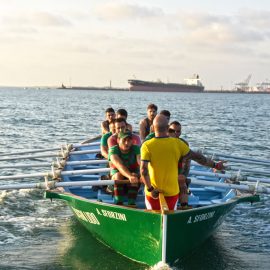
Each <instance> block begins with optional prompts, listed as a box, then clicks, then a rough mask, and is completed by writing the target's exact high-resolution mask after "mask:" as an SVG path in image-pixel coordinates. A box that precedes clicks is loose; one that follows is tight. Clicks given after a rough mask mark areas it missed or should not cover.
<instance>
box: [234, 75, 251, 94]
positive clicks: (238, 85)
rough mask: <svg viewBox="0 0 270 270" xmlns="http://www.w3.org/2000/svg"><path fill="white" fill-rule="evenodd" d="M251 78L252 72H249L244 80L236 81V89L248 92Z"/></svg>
mask: <svg viewBox="0 0 270 270" xmlns="http://www.w3.org/2000/svg"><path fill="white" fill-rule="evenodd" d="M250 79H251V74H249V75H248V77H247V78H246V79H245V80H244V81H242V82H239V83H236V84H235V88H236V90H237V91H239V92H247V91H249V82H250Z"/></svg>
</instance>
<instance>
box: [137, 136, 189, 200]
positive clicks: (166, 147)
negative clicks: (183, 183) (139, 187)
mask: <svg viewBox="0 0 270 270" xmlns="http://www.w3.org/2000/svg"><path fill="white" fill-rule="evenodd" d="M189 151H190V149H189V147H188V146H187V145H186V144H185V143H184V142H183V141H181V140H179V139H178V138H170V137H158V138H152V139H150V140H148V141H145V142H144V143H143V144H142V147H141V160H142V161H148V162H149V164H148V170H149V176H150V181H151V185H152V186H153V187H154V188H157V189H159V190H160V191H161V192H163V193H164V196H175V195H177V194H178V193H179V185H178V162H179V159H180V158H182V157H184V156H186V155H187V154H188V153H189ZM145 192H146V195H149V192H148V191H147V190H145Z"/></svg>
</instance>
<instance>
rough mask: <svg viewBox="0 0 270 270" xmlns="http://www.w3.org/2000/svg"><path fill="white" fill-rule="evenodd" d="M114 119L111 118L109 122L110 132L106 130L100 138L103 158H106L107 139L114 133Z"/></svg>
mask: <svg viewBox="0 0 270 270" xmlns="http://www.w3.org/2000/svg"><path fill="white" fill-rule="evenodd" d="M114 125H115V119H113V120H112V121H111V122H110V124H109V129H110V132H107V133H106V134H104V135H103V136H102V137H101V140H100V150H101V154H102V156H103V157H104V158H106V159H108V139H109V137H111V135H113V134H114V133H115V127H114Z"/></svg>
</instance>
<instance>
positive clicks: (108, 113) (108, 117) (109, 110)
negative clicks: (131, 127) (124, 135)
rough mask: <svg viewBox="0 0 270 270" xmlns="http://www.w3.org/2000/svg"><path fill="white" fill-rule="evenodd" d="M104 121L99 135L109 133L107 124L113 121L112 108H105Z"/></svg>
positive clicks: (113, 112) (113, 113)
mask: <svg viewBox="0 0 270 270" xmlns="http://www.w3.org/2000/svg"><path fill="white" fill-rule="evenodd" d="M105 116H106V120H105V121H103V122H102V123H101V134H102V135H103V134H106V133H107V132H110V128H109V124H110V123H111V121H112V120H113V119H115V111H114V109H113V108H111V107H110V108H107V109H106V111H105Z"/></svg>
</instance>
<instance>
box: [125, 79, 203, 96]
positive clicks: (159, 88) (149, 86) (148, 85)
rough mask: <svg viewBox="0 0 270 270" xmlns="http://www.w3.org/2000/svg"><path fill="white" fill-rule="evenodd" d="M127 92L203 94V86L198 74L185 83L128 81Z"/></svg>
mask: <svg viewBox="0 0 270 270" xmlns="http://www.w3.org/2000/svg"><path fill="white" fill-rule="evenodd" d="M128 83H129V91H145V92H196V93H197V92H203V91H204V86H203V84H202V83H201V80H200V78H199V75H198V74H194V75H193V76H192V77H191V78H189V79H185V83H182V84H181V83H164V82H162V81H157V82H150V81H141V80H128Z"/></svg>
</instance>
